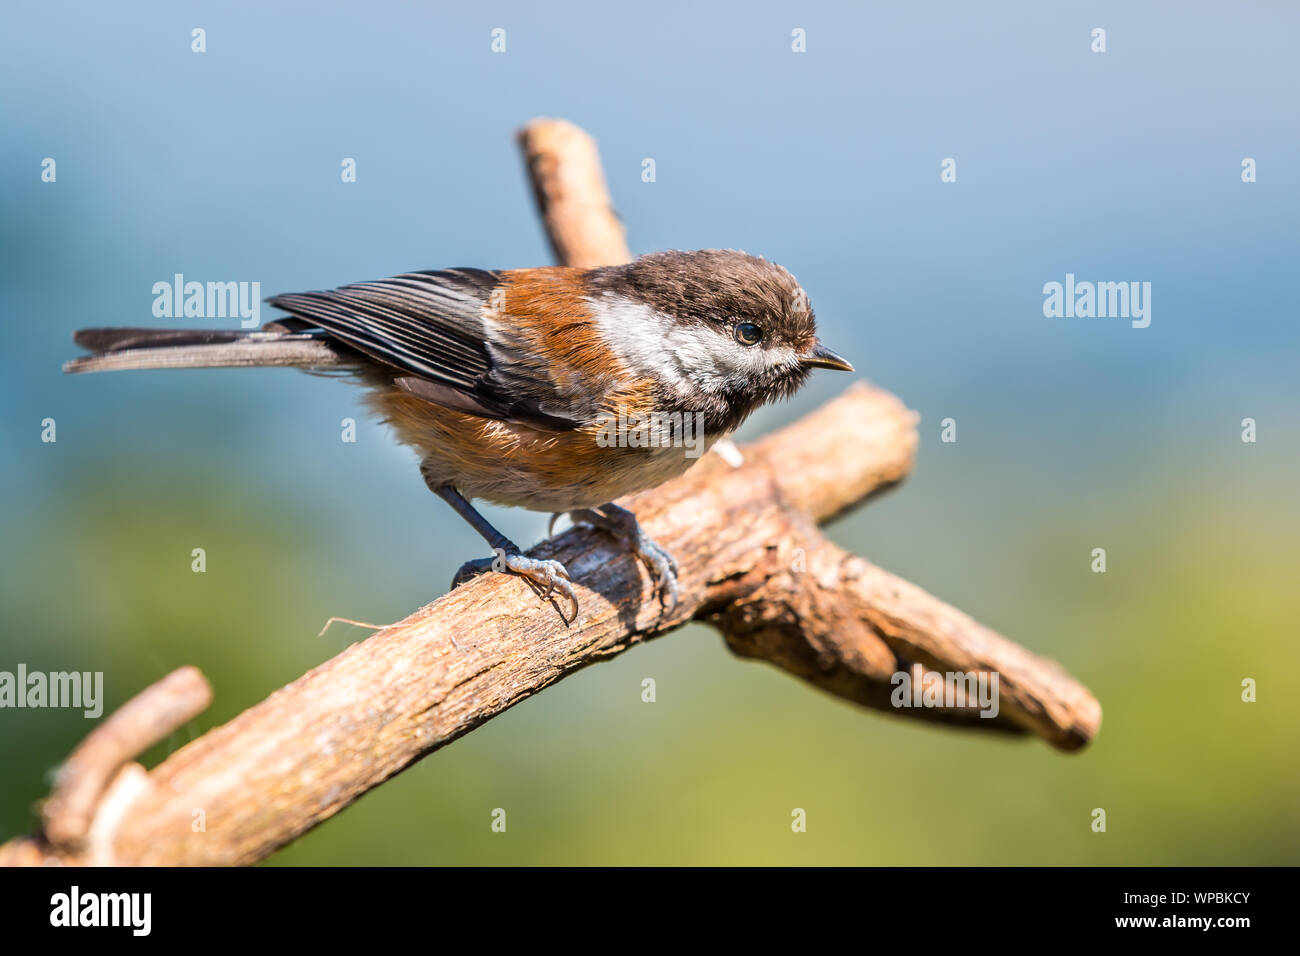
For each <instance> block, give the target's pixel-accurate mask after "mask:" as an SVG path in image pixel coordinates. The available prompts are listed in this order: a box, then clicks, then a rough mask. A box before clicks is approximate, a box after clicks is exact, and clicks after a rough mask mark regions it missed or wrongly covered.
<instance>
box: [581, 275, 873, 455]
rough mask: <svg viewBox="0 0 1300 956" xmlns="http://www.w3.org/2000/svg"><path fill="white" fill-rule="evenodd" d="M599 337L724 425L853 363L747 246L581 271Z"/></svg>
mask: <svg viewBox="0 0 1300 956" xmlns="http://www.w3.org/2000/svg"><path fill="white" fill-rule="evenodd" d="M587 286H588V289H589V290H590V293H591V298H592V305H593V308H594V310H595V314H596V318H597V322H598V324H599V327H600V331H601V333H602V336H603V337H604V339H605V341H606V342H607V343H608V344H609V346H610V348H611V349H612V350H613V352H614V353H615V355H616V356H617V358H618V359H619V360H620V361H621V362H623V364H624V365H626V366H627V367H628V368H629V369H631V370H632V371H633V373H634V374H637V375H640V376H645V377H647V378H650V379H652V380H654V381H655V382H656V383H657V388H662V390H663V393H664V394H665V395H669V396H672V398H670V399H669V400H670V401H676V402H680V403H681V407H682V408H683V409H685V410H692V411H694V410H700V411H703V412H704V413H705V415H706V420H707V421H709V422H710V424H711V426H712V427H711V428H710V431H730V430H731V429H733V428H735V427H736V426H737V425H739V424H740V422H741V421H743V420H744V419H745V418H746V417H747V416H748V415H749V414H750V413H751V412H752V411H754V409H756V408H758V407H759V406H760V405H762V404H764V403H766V402H769V401H773V400H775V399H778V398H786V397H789V396H790V395H792V394H794V392H795V391H797V390H798V389H799V387H800V386H802V385H803V384H804V382H805V381H807V379H808V376H809V374H810V373H811V372H812V370H813V369H815V368H830V369H840V370H842V371H852V370H853V366H851V365H850V364H849V363H848V362H847V361H845V360H844V359H843V358H841V357H840V356H838V355H836V354H835V353H834V352H832V351H831V350H830V349H828V348H826V347H825V346H824V345H822V344H821V342H820V341H819V340H818V338H817V326H816V319H815V317H814V315H813V310H812V305H811V303H810V302H809V301H808V297H807V295H806V294H805V293H804V290H803V289H802V288H801V287H800V285H799V283H798V282H797V281H795V278H794V276H792V275H791V274H790V273H789V272H787V271H786V270H785V269H784V268H782V267H781V266H779V265H777V264H776V263H774V262H768V261H767V260H765V259H760V258H758V257H756V256H750V255H746V254H745V253H743V252H735V251H732V250H721V249H705V250H701V251H698V252H677V251H670V252H655V253H651V254H649V255H645V256H642V257H641V258H639V259H636V260H634V261H632V262H629V263H627V264H625V265H621V266H609V267H606V268H600V269H593V270H591V272H590V273H588V276H587Z"/></svg>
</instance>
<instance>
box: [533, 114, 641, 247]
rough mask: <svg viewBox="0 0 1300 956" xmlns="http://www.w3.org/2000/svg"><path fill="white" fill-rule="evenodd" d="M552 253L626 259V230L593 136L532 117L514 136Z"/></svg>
mask: <svg viewBox="0 0 1300 956" xmlns="http://www.w3.org/2000/svg"><path fill="white" fill-rule="evenodd" d="M516 138H517V139H518V142H519V147H520V149H522V150H523V153H524V162H525V164H526V166H527V168H528V176H529V179H530V180H531V182H532V184H533V196H534V197H535V198H536V200H537V212H538V214H539V215H540V216H541V217H542V225H543V226H545V227H546V235H547V238H548V239H550V242H551V249H552V250H553V251H554V253H555V259H556V261H557V262H560V263H561V264H563V265H566V266H578V267H579V268H582V269H591V268H594V267H596V266H612V265H618V264H619V263H623V262H627V261H629V260H630V259H631V258H632V254H631V253H630V252H628V248H627V232H626V230H624V228H623V223H622V222H620V221H619V218H618V215H617V213H615V212H614V202H613V200H612V199H610V196H609V189H608V188H606V186H605V174H604V172H602V170H601V166H600V154H599V153H598V152H597V151H596V141H595V140H594V139H592V138H591V137H590V136H588V135H587V134H586V133H585V132H584V131H583V130H581V129H579V128H578V127H576V126H574V125H573V124H572V123H566V122H565V121H564V120H552V119H537V120H533V121H532V122H531V123H529V124H528V125H527V126H525V127H524V128H523V129H521V130H520V131H519V133H518V135H517V137H516Z"/></svg>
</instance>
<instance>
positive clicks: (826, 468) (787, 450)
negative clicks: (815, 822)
mask: <svg viewBox="0 0 1300 956" xmlns="http://www.w3.org/2000/svg"><path fill="white" fill-rule="evenodd" d="M565 127H567V124H565ZM567 129H569V130H571V129H572V128H571V127H567ZM552 134H554V135H552ZM521 142H522V143H523V145H524V148H525V151H526V153H527V154H528V157H529V165H530V169H531V170H532V171H533V175H534V177H535V180H546V181H547V182H551V181H552V180H556V181H563V182H567V181H568V180H567V178H566V177H565V176H564V169H565V168H566V165H567V162H568V160H567V159H566V152H565V151H566V150H572V151H574V152H575V153H576V154H577V155H578V160H577V161H578V162H580V163H581V162H587V161H588V160H587V159H584V158H583V156H584V155H585V154H586V153H587V152H588V144H589V141H586V142H584V141H583V140H582V139H580V138H577V137H573V136H571V135H568V133H567V132H565V128H563V127H562V128H561V129H560V130H558V131H557V130H556V129H553V128H549V127H548V126H547V125H539V124H536V123H535V124H533V125H531V126H530V127H529V129H528V130H527V131H525V133H524V134H522V135H521ZM597 169H598V167H597ZM582 180H583V181H584V182H585V183H586V186H585V187H583V188H586V189H588V190H589V192H588V193H587V196H586V198H583V196H582V193H581V190H578V191H577V192H576V197H577V198H576V199H575V198H574V197H575V192H574V191H573V190H571V189H570V187H567V186H566V187H564V189H561V190H559V191H558V192H559V193H564V194H565V195H567V196H568V197H569V199H567V200H566V201H563V202H561V201H552V199H551V198H547V197H553V196H554V195H556V194H557V191H556V189H555V188H554V187H553V186H552V185H546V183H541V182H539V184H538V190H537V192H538V195H539V197H543V198H542V199H540V200H539V201H540V202H541V203H542V208H543V214H544V216H545V218H546V222H547V226H548V229H551V230H552V234H553V236H554V235H556V234H557V233H559V234H561V235H568V234H573V235H579V236H580V234H581V220H582V217H583V216H590V215H591V210H593V209H597V208H600V207H601V205H602V204H601V203H599V202H595V201H594V200H593V199H592V198H591V193H590V190H591V189H592V188H593V183H594V182H595V180H594V179H593V178H592V177H590V176H586V177H583V178H582ZM603 188H604V187H603V184H601V185H600V190H599V191H600V192H603ZM565 190H570V191H569V192H567V193H565ZM605 198H606V199H607V196H606V197H605ZM570 200H572V201H570ZM607 205H608V204H607V203H604V208H607ZM583 210H585V212H584V211H583ZM599 218H600V216H599V215H596V219H597V220H599ZM593 236H596V237H597V238H592V239H591V241H589V242H574V243H570V241H569V240H568V239H557V240H556V248H557V250H560V249H564V250H567V251H565V253H564V255H566V256H568V255H577V254H578V253H577V252H576V251H575V250H578V249H582V250H584V252H583V253H582V254H584V255H592V256H604V257H606V259H605V261H608V260H610V259H614V258H615V257H616V256H615V254H616V253H619V252H620V250H621V252H622V253H623V254H625V253H626V246H624V245H622V237H621V232H620V233H619V235H618V236H617V241H615V237H614V235H613V234H612V233H611V232H610V231H609V230H608V229H607V228H605V229H603V231H602V228H600V227H598V228H597V229H596V230H595V232H594V233H593ZM915 425H916V416H915V414H914V413H912V412H910V411H908V410H907V408H906V407H905V406H904V405H903V404H902V403H901V402H899V401H898V400H897V399H896V398H894V397H893V396H892V395H889V394H888V393H886V392H884V391H881V390H880V389H876V388H872V387H870V386H868V385H866V384H862V383H860V384H857V385H855V386H853V387H851V388H850V389H849V390H848V391H847V392H846V393H845V394H844V395H843V396H841V397H840V398H838V399H836V400H834V401H832V402H830V403H829V404H827V405H826V406H824V407H823V408H821V409H819V410H817V411H816V412H814V413H813V414H811V415H809V416H807V417H806V418H804V419H802V420H801V421H799V422H796V423H795V424H793V425H790V426H788V427H787V428H785V429H782V430H781V431H779V432H776V433H775V434H772V435H769V436H767V437H766V438H764V439H762V440H761V441H759V442H757V443H756V444H754V445H750V446H748V447H743V448H737V447H736V446H733V445H730V444H729V443H727V444H723V445H721V447H718V448H715V449H714V450H713V451H712V452H710V453H709V454H707V455H705V456H704V457H703V458H702V459H701V461H700V462H699V463H698V464H697V465H696V466H695V467H694V468H693V469H691V470H690V471H688V472H687V473H686V474H685V475H683V476H681V477H680V478H677V479H675V480H673V481H670V482H668V483H666V484H664V485H662V486H660V487H659V488H656V489H653V490H651V491H647V492H644V493H642V494H639V495H635V496H633V497H632V498H630V499H628V500H626V501H625V502H624V504H625V505H626V506H627V507H629V508H631V509H632V510H633V511H635V512H636V514H637V515H638V517H639V518H640V520H641V522H642V524H643V525H644V526H645V528H646V530H647V531H648V532H649V533H650V534H651V535H653V536H654V537H655V538H656V540H658V541H659V543H660V544H662V545H663V546H665V547H666V548H668V549H669V550H670V551H671V552H672V553H673V554H674V555H675V556H676V558H677V560H678V563H679V565H680V568H681V572H680V577H679V583H680V585H681V601H680V603H679V604H678V606H677V608H676V610H675V611H674V613H673V614H672V615H671V616H668V617H661V609H660V605H659V604H658V602H657V601H656V600H655V598H654V597H653V594H652V588H651V583H650V581H649V578H648V576H647V575H646V573H645V571H644V569H643V568H642V567H641V565H640V564H639V562H638V561H637V560H636V559H635V558H633V557H632V556H631V555H630V554H628V553H627V552H626V551H625V550H623V549H621V548H619V547H617V546H615V545H614V544H613V543H612V542H611V541H610V539H609V538H608V537H607V536H605V535H603V534H601V533H599V532H595V531H592V530H589V529H585V528H577V529H573V530H571V531H569V532H567V533H565V534H563V535H560V536H558V537H556V538H553V539H551V540H548V541H546V542H543V543H542V544H541V545H539V546H538V547H537V548H534V549H533V551H532V552H531V553H532V554H533V555H535V556H538V557H545V558H555V559H558V560H560V561H563V562H564V563H565V564H566V565H567V566H568V568H569V570H570V572H571V573H572V575H573V577H574V579H575V581H576V583H577V587H578V595H579V599H580V601H581V614H580V615H579V617H578V619H577V620H576V621H575V622H574V623H573V624H572V626H566V625H565V623H564V622H563V620H562V619H561V617H560V616H559V614H558V613H557V609H556V608H555V606H554V605H551V604H544V603H542V602H540V601H539V600H538V598H537V596H536V595H535V594H534V593H533V591H531V590H530V589H529V588H528V587H527V585H526V584H525V583H524V582H522V581H520V580H519V579H517V578H510V577H507V576H504V575H485V576H483V577H480V578H477V579H475V580H473V581H471V582H469V583H467V584H465V585H463V586H462V587H460V588H458V589H456V590H455V591H453V592H452V593H450V594H447V595H445V596H443V597H442V598H440V599H438V600H437V601H435V602H434V603H433V604H431V605H429V606H427V607H425V608H422V609H420V610H419V611H417V612H415V613H414V614H412V615H411V616H410V617H408V618H406V619H405V620H403V621H400V622H398V623H397V624H394V625H391V626H389V627H387V628H384V629H383V630H382V631H380V632H378V633H376V634H375V635H373V636H372V637H370V638H369V639H367V640H365V641H364V642H362V643H360V644H354V645H353V646H351V647H349V648H348V649H347V650H345V651H344V652H343V653H341V654H339V655H338V656H337V657H335V658H333V659H332V660H329V661H327V662H325V663H324V664H322V665H320V666H319V667H317V668H316V669H314V670H312V671H311V672H309V673H308V674H305V675H304V676H303V677H301V678H299V679H298V680H296V681H294V682H293V683H292V684H290V685H288V686H287V687H285V688H282V689H281V690H279V691H277V692H276V693H274V694H272V695H271V696H270V697H269V698H267V699H266V700H265V701H263V702H262V703H261V704H258V705H257V706H255V707H253V708H251V709H249V710H247V711H245V712H244V713H242V714H240V715H239V716H238V717H236V718H235V719H234V720H232V721H230V722H229V723H227V724H225V725H223V726H221V727H218V728H216V729H214V730H211V731H209V732H208V733H206V734H204V735H203V736H202V737H200V738H198V739H197V740H195V741H193V742H192V743H190V744H189V745H187V746H186V747H184V748H182V749H181V750H179V751H177V752H176V753H174V754H172V755H171V756H170V757H168V758H167V759H166V760H165V761H164V762H163V763H162V764H160V765H159V766H158V767H156V768H154V770H153V771H152V772H150V773H149V774H148V775H147V776H145V775H143V774H142V773H141V772H139V771H138V768H135V767H134V765H131V764H128V765H127V766H126V767H125V768H124V769H123V770H122V771H121V772H120V773H119V774H118V777H117V778H116V779H115V781H114V783H113V784H112V785H110V786H109V787H108V788H107V791H106V792H105V796H104V798H103V799H101V800H100V803H99V806H98V808H96V810H95V813H94V818H93V820H92V821H91V823H90V825H89V834H90V837H89V840H88V841H85V840H83V839H82V838H83V837H84V835H85V834H86V831H87V827H86V824H85V818H86V812H85V810H84V807H83V804H84V802H85V800H84V798H83V797H77V798H76V799H75V800H71V802H72V803H73V804H75V805H76V806H77V807H82V809H79V810H77V811H76V812H68V811H59V812H58V813H54V814H53V816H51V814H50V813H47V814H46V820H47V827H46V829H45V831H44V832H43V833H42V834H40V835H38V836H36V837H34V838H30V839H24V840H16V841H11V842H10V843H9V844H7V845H6V846H4V847H0V863H4V862H8V863H20V864H21V863H39V862H52V861H56V862H65V863H86V862H112V863H116V864H151V865H180V864H247V863H254V862H256V861H258V860H261V859H264V858H265V857H266V856H267V855H269V854H270V853H272V852H274V851H275V850H276V849H277V848H278V847H280V846H283V845H284V844H286V843H288V842H289V841H291V840H293V839H294V838H295V837H297V836H299V835H300V834H302V833H304V832H306V831H307V830H309V829H310V828H311V827H313V826H315V825H316V824H318V823H320V822H321V821H323V820H325V819H327V818H328V817H330V816H332V815H333V814H335V813H337V812H338V811H339V810H341V809H343V808H344V807H346V806H347V805H348V804H350V803H351V802H352V801H353V800H355V799H357V798H358V797H359V796H361V795H362V794H364V793H365V792H366V791H368V790H370V789H371V788H373V787H375V786H378V785H379V784H380V783H382V782H383V781H385V780H387V779H388V778H390V777H391V776H393V775H394V774H396V773H398V772H399V771H401V770H402V769H404V768H406V767H408V766H410V764H411V763H413V762H414V761H416V760H418V759H420V758H421V757H423V756H426V755H427V754H429V753H431V752H432V751H434V750H436V749H438V748H439V747H442V746H444V745H445V744H447V743H449V742H450V741H452V740H455V739H456V738H457V737H459V736H462V735H463V734H466V733H469V732H470V731H471V730H473V729H474V728H476V727H478V726H480V725H482V724H483V723H484V722H485V721H487V720H490V719H492V718H493V717H494V716H496V715H497V714H499V713H501V712H503V711H504V710H506V709H508V708H510V707H512V706H514V705H515V704H517V703H519V702H520V701H523V700H525V699H527V698H528V697H530V696H531V695H533V694H535V693H537V692H538V691H540V690H542V689H544V688H545V687H547V686H549V685H550V684H552V683H554V682H555V681H557V680H559V679H561V678H562V677H564V676H566V675H568V674H571V673H573V672H574V671H576V670H578V669H580V668H582V667H585V666H587V665H589V664H591V663H593V662H596V661H599V660H602V659H604V658H607V657H611V656H613V655H615V654H619V653H622V652H623V651H625V650H627V649H628V648H630V647H632V646H634V645H636V644H638V643H640V642H642V641H645V640H648V639H650V638H653V637H655V636H658V635H660V634H663V633H665V632H667V631H669V630H672V629H673V628H676V627H678V626H680V625H681V624H683V623H685V622H687V621H689V620H691V619H697V620H702V621H707V622H709V623H712V624H714V625H715V626H717V627H718V628H719V629H720V630H721V631H722V633H723V635H724V637H725V639H726V641H727V643H728V646H730V647H731V648H732V649H733V650H734V651H736V652H737V653H738V654H740V655H742V656H746V657H752V658H757V659H762V660H766V661H768V662H769V663H772V664H775V665H776V666H778V667H781V668H783V669H785V670H787V671H789V672H791V673H793V674H795V675H797V676H799V677H801V678H803V679H804V680H807V681H809V682H810V683H813V684H814V685H816V686H818V687H821V688H823V689H825V690H827V691H829V692H831V693H833V694H836V695H838V696H840V697H843V698H845V699H848V700H851V701H853V702H855V703H858V704H862V705H864V706H867V707H871V708H874V709H879V710H886V711H889V712H891V713H895V714H897V715H899V716H902V717H908V718H913V719H920V720H929V721H942V722H947V723H954V724H959V725H963V726H968V727H974V728H979V729H985V730H991V731H999V732H1010V733H1024V732H1030V733H1033V734H1036V735H1038V736H1040V737H1042V738H1043V739H1045V740H1047V741H1049V742H1051V743H1052V744H1054V745H1056V746H1058V747H1061V748H1063V749H1076V748H1078V747H1080V746H1082V745H1083V744H1085V743H1086V742H1087V741H1088V740H1090V739H1091V738H1092V736H1093V735H1095V733H1096V732H1097V729H1098V726H1099V724H1100V717H1101V714H1100V708H1099V706H1098V705H1097V702H1096V701H1095V700H1094V699H1093V698H1092V696H1091V695H1090V694H1089V693H1088V692H1087V690H1086V689H1085V688H1083V687H1082V686H1081V685H1079V684H1078V683H1077V682H1075V681H1074V680H1072V679H1071V678H1070V677H1068V676H1067V675H1066V674H1065V673H1064V672H1063V671H1061V670H1060V668H1059V667H1057V666H1056V665H1055V664H1052V663H1051V662H1048V661H1044V660H1042V659H1040V658H1038V657H1035V656H1034V655H1032V654H1030V653H1029V652H1028V651H1026V650H1024V649H1023V648H1020V647H1018V646H1017V645H1015V644H1013V643H1012V642H1010V641H1008V640H1006V639H1005V638H1003V637H1000V636H999V635H997V634H995V633H994V632H992V631H990V630H989V629H988V628H985V627H983V626H982V625H979V624H977V623H975V622H974V621H972V620H970V618H968V617H967V616H966V615H964V614H962V613H961V612H960V611H957V610H956V609H954V608H951V607H949V606H948V605H946V604H944V603H942V602H941V601H938V600H936V599H935V598H933V597H931V596H930V595H928V594H926V593H925V592H924V591H922V590H921V589H919V588H917V587H915V586H914V585H911V584H908V583H907V582H905V581H902V580H900V579H898V578H896V577H894V576H893V575H890V574H889V573H888V572H885V571H883V570H881V569H879V568H876V567H874V566H873V565H871V564H869V563H868V562H867V561H865V560H863V559H861V558H858V557H855V556H853V555H851V554H848V553H846V552H845V551H843V550H842V549H841V548H839V547H838V546H836V545H834V544H833V543H831V542H830V541H828V540H827V539H826V538H825V537H824V536H823V535H822V534H821V532H820V531H819V530H818V529H817V522H818V521H821V520H826V519H827V518H829V517H831V516H833V515H836V514H839V513H841V512H843V511H845V510H846V509H848V508H850V507H852V506H854V505H855V504H857V503H859V502H861V501H862V499H863V498H865V497H866V496H868V495H870V494H871V493H872V492H874V491H876V490H878V489H880V488H883V487H886V486H888V485H889V484H891V483H893V482H896V481H898V480H899V479H901V478H902V477H903V476H904V475H905V474H906V473H907V472H908V471H909V470H910V468H911V466H912V462H913V457H914V454H915V449H916V443H917V437H916V428H915ZM950 672H963V673H976V674H982V675H991V674H996V675H997V676H998V679H999V690H1000V694H999V698H998V704H999V712H998V715H997V716H996V717H989V716H987V715H985V714H982V713H981V710H980V702H979V701H976V700H970V699H967V698H966V697H965V696H964V694H961V693H958V694H957V695H956V696H955V698H954V700H953V702H952V703H951V705H950V706H939V707H923V708H906V709H900V708H896V707H894V706H893V704H892V702H891V696H892V694H893V691H894V687H895V684H896V683H897V681H898V675H900V674H906V675H908V676H909V677H911V678H913V679H915V680H918V681H922V682H924V681H927V680H943V679H944V678H945V675H947V674H949V673H950ZM146 693H147V694H148V693H149V692H146ZM114 719H115V718H114ZM145 737H147V735H143V736H141V737H139V738H138V739H139V740H143V739H145ZM87 745H89V741H88V744H87ZM83 749H84V748H83ZM128 749H129V748H128ZM79 752H81V751H79ZM121 759H122V752H121V751H120V750H118V751H115V752H114V753H113V755H112V760H111V761H110V760H105V761H103V762H102V764H100V765H101V766H107V765H108V764H109V763H114V764H116V765H118V766H120V760H121ZM104 777H105V772H104V771H102V770H101V771H100V772H99V773H98V774H97V775H96V779H97V780H99V781H101V782H102V779H104ZM98 788H99V784H97V785H96V787H95V788H91V787H90V785H89V784H87V785H86V791H87V792H89V790H91V789H98ZM78 792H80V791H78ZM55 796H56V797H59V791H58V790H57V789H56V795H55ZM52 799H54V798H52ZM61 799H63V801H64V802H65V803H67V802H69V800H70V798H69V797H67V796H66V795H64V796H63V797H62V798H61ZM56 809H57V808H56ZM65 813H67V819H70V820H72V821H73V822H72V823H70V824H67V825H61V826H55V827H51V826H50V825H49V821H50V820H52V819H54V820H58V819H60V818H62V817H63V816H64V814H65ZM200 817H201V818H202V820H203V824H204V827H203V829H202V830H201V831H197V832H196V829H195V827H194V826H193V824H194V821H195V820H196V819H198V818H200ZM86 842H88V843H89V848H87V847H86V846H85V845H84V844H85V843H86Z"/></svg>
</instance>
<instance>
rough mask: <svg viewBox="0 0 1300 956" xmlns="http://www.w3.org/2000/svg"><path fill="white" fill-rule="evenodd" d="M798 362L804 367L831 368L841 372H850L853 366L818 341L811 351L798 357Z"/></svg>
mask: <svg viewBox="0 0 1300 956" xmlns="http://www.w3.org/2000/svg"><path fill="white" fill-rule="evenodd" d="M799 364H800V365H802V366H803V367H804V368H833V369H836V370H838V371H841V372H852V371H853V366H852V365H850V364H849V363H848V360H847V359H845V358H842V357H840V356H838V355H836V354H835V353H834V352H832V351H831V350H830V349H828V348H827V347H826V346H824V345H822V344H821V343H820V342H818V343H817V344H816V345H814V346H813V349H812V351H811V352H809V353H808V354H807V355H801V356H800V357H799Z"/></svg>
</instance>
